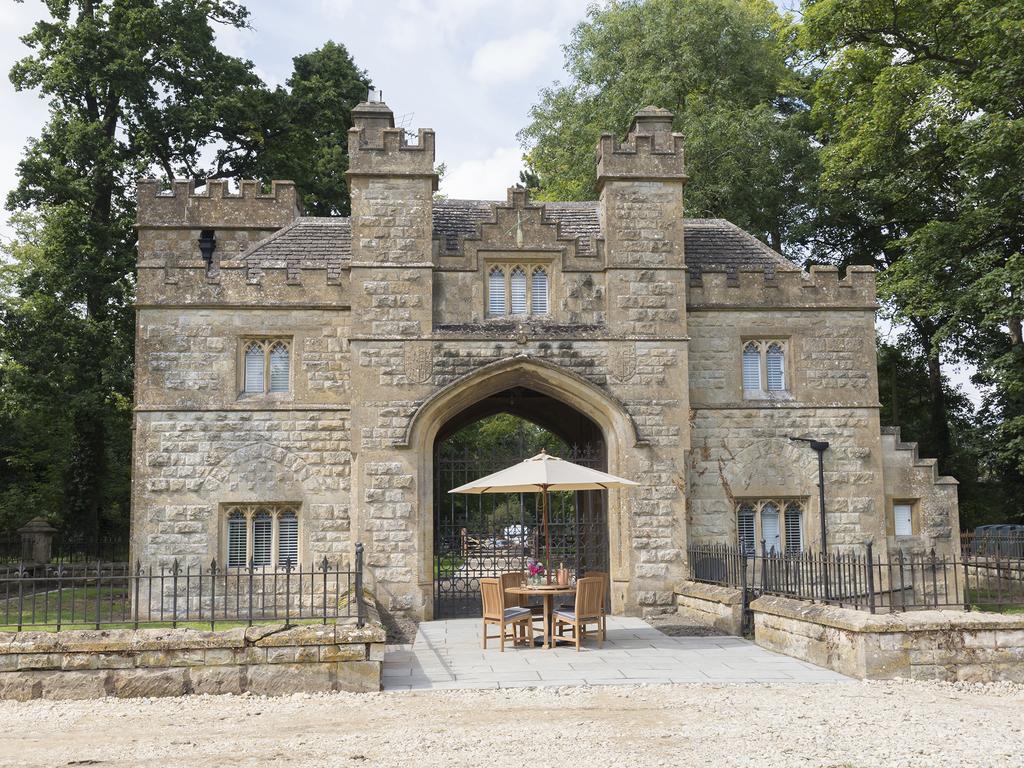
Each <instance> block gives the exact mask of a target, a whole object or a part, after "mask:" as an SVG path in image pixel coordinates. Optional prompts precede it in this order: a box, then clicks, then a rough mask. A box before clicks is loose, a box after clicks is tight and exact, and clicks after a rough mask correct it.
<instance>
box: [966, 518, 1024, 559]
mask: <svg viewBox="0 0 1024 768" xmlns="http://www.w3.org/2000/svg"><path fill="white" fill-rule="evenodd" d="M1007 527H1008V526H1007ZM960 553H961V557H963V559H965V560H976V559H979V558H982V559H987V558H996V557H998V558H1000V559H1001V560H1024V533H992V532H988V531H978V532H973V533H961V534H960Z"/></svg>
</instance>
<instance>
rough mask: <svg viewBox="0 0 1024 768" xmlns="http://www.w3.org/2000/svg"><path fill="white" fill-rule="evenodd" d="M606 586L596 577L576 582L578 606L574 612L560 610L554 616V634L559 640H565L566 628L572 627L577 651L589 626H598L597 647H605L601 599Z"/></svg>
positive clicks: (585, 577)
mask: <svg viewBox="0 0 1024 768" xmlns="http://www.w3.org/2000/svg"><path fill="white" fill-rule="evenodd" d="M603 592H604V586H603V583H602V581H601V579H600V578H597V577H595V576H589V577H587V576H584V577H583V578H582V579H580V580H579V581H577V582H576V605H575V608H574V610H572V611H566V610H562V609H559V610H557V611H555V614H554V617H553V619H554V634H555V636H556V637H558V638H564V637H565V635H564V634H563V630H564V629H565V627H572V636H573V639H574V640H575V641H576V650H577V651H579V649H580V642H581V641H582V639H583V633H584V631H585V630H586V626H587V625H588V624H596V625H597V647H598V648H600V647H602V646H603V645H604V635H605V632H604V625H603V624H602V621H601V604H602V603H601V597H602V594H603Z"/></svg>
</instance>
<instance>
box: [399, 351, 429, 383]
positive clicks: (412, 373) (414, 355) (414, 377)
mask: <svg viewBox="0 0 1024 768" xmlns="http://www.w3.org/2000/svg"><path fill="white" fill-rule="evenodd" d="M433 375H434V350H433V348H432V347H431V345H430V344H429V343H417V342H412V341H410V342H406V344H405V378H406V379H407V380H408V381H409V382H410V383H412V384H425V383H426V382H428V381H430V377H431V376H433Z"/></svg>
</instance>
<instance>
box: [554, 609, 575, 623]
mask: <svg viewBox="0 0 1024 768" xmlns="http://www.w3.org/2000/svg"><path fill="white" fill-rule="evenodd" d="M555 616H561V617H562V618H564V619H569V620H571V621H576V611H555Z"/></svg>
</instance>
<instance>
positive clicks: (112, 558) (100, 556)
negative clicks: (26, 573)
mask: <svg viewBox="0 0 1024 768" xmlns="http://www.w3.org/2000/svg"><path fill="white" fill-rule="evenodd" d="M24 557H26V554H25V551H24V548H23V544H22V540H21V534H19V533H17V532H10V531H8V532H5V533H2V534H0V565H6V566H14V567H17V566H19V565H21V564H22V558H24ZM97 560H100V561H102V562H105V563H117V562H125V561H127V560H128V536H127V534H124V533H117V534H107V535H102V536H96V537H89V536H81V535H61V534H58V535H56V536H55V537H54V539H53V546H52V554H51V556H50V563H51V564H53V565H57V564H72V563H74V564H89V565H92V564H95V562H96V561H97Z"/></svg>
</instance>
